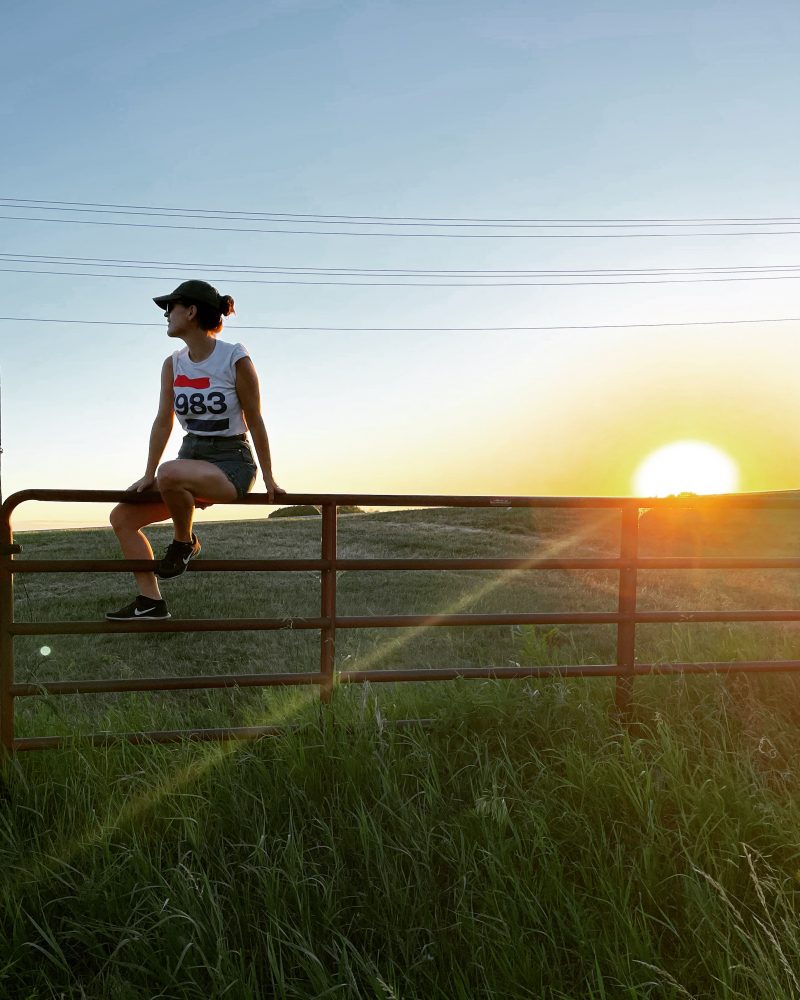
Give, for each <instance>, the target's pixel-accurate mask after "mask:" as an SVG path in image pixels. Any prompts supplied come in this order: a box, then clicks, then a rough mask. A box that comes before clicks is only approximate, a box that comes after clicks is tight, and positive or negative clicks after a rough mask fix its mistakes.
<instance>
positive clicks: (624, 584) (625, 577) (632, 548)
mask: <svg viewBox="0 0 800 1000" xmlns="http://www.w3.org/2000/svg"><path fill="white" fill-rule="evenodd" d="M619 556H620V559H625V560H627V561H632V562H633V565H629V566H624V567H623V568H622V569H620V571H619V602H618V605H617V613H618V614H620V615H632V614H633V613H634V612H635V611H636V572H637V567H636V562H635V561H636V559H637V558H638V556H639V508H638V506H634V505H633V504H626V505H625V506H624V507H623V508H622V518H621V524H620V540H619ZM635 663H636V622H634V621H631V620H630V619H627V620H623V621H620V622H618V623H617V667H618V668H619V670H620V673H619V674H617V683H616V688H615V691H614V701H615V704H616V708H617V712H618V713H619V714H620V715H622V716H625V715H627V714H628V712H629V711H630V704H631V699H632V697H633V672H634V666H635Z"/></svg>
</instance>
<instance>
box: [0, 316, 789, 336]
mask: <svg viewBox="0 0 800 1000" xmlns="http://www.w3.org/2000/svg"><path fill="white" fill-rule="evenodd" d="M0 322H2V323H56V324H69V325H73V324H78V325H81V326H136V327H159V328H161V329H164V323H135V322H126V321H122V320H102V319H61V318H58V319H57V318H54V317H41V316H0ZM763 323H800V317H798V316H778V317H765V318H762V319H698V320H682V321H679V322H672V323H670V322H662V323H589V324H559V325H555V326H260V325H257V326H246V325H240V324H239V323H235V324H232V326H231V330H234V329H235V330H271V331H276V332H284V331H288V332H315V333H513V332H535V331H541V332H547V331H557V330H640V329H641V330H646V329H658V328H662V327H689V326H747V325H754V324H763Z"/></svg>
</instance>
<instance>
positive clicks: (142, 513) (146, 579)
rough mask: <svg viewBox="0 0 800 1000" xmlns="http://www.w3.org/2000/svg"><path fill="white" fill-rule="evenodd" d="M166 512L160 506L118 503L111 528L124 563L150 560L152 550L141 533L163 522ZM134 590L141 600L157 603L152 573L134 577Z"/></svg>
mask: <svg viewBox="0 0 800 1000" xmlns="http://www.w3.org/2000/svg"><path fill="white" fill-rule="evenodd" d="M169 516H170V512H169V509H168V508H167V506H166V504H163V503H121V504H118V505H117V506H116V507H115V508H114V509H113V510H112V511H111V517H110V521H111V527H112V528H113V529H114V533H115V534H116V536H117V538H118V539H119V544H120V548H121V549H122V554H123V555H124V556H125V558H126V559H152V558H153V550H152V548H151V547H150V542H148V540H147V538H146V537H145V535H144V534H143V533H142V531H141V529H142V528H143V527H145V525H148V524H154V523H155V522H156V521H166V520H168V519H169ZM133 576H134V579H135V580H136V586H137V587H138V588H139V593H140V594H141V595H142V596H143V597H151V598H153V600H155V601H160V600H161V591H160V590H159V589H158V580H157V579H156V576H155V574H154V573H144V572H141V573H134V574H133Z"/></svg>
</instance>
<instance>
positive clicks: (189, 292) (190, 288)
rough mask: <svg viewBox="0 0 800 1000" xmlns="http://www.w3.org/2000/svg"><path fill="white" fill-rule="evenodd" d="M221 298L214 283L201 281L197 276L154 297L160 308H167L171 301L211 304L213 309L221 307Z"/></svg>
mask: <svg viewBox="0 0 800 1000" xmlns="http://www.w3.org/2000/svg"><path fill="white" fill-rule="evenodd" d="M221 298H222V296H221V295H220V294H219V292H218V291H217V289H216V288H214V286H213V285H209V283H208V282H207V281H199V280H198V279H196V278H192V279H191V280H190V281H184V282H182V283H181V284H180V285H178V287H177V288H176V289H175V291H174V292H170V293H169V295H158V296H157V297H156V298H154V299H153V302H155V304H156V305H157V306H158V308H159V309H166V308H167V305H168V304H169V303H170V302H193V303H195V304H196V305H205V306H211V308H212V309H219V308H220V301H219V300H220V299H221Z"/></svg>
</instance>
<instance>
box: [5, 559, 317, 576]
mask: <svg viewBox="0 0 800 1000" xmlns="http://www.w3.org/2000/svg"><path fill="white" fill-rule="evenodd" d="M157 565H158V560H157V559H13V560H7V561H5V562H0V566H2V568H4V569H8V570H10V571H11V572H12V573H139V572H143V573H147V572H152V571H153V570H154V569H155V568H156V566H157ZM330 566H331V564H330V561H329V560H327V559H200V560H199V561H197V562H191V563H189V565H188V566H187V567H186V569H187V572H190V573H192V572H194V573H196V572H198V570H199V571H200V572H201V573H230V572H236V571H247V572H253V573H299V572H306V571H309V570H311V571H315V570H316V571H320V570H323V569H330Z"/></svg>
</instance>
